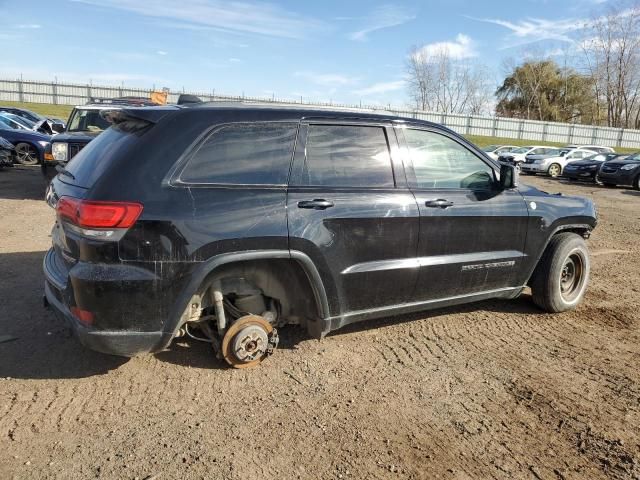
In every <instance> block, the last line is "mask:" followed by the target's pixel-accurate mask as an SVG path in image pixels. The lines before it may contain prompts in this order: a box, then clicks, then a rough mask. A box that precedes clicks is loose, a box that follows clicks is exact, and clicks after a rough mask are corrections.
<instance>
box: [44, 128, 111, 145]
mask: <svg viewBox="0 0 640 480" xmlns="http://www.w3.org/2000/svg"><path fill="white" fill-rule="evenodd" d="M101 133H102V132H88V131H83V132H62V133H59V134H57V135H54V137H53V141H55V142H83V141H84V142H87V143H88V142H90V141H91V140H93V139H94V138H96V137H97V136H98V135H100V134H101Z"/></svg>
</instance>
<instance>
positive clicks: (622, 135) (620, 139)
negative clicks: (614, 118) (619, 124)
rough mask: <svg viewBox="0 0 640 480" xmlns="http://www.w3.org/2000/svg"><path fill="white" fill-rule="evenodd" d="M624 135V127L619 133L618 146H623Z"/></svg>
mask: <svg viewBox="0 0 640 480" xmlns="http://www.w3.org/2000/svg"><path fill="white" fill-rule="evenodd" d="M622 137H624V128H621V129H620V133H619V134H618V143H616V147H621V146H622Z"/></svg>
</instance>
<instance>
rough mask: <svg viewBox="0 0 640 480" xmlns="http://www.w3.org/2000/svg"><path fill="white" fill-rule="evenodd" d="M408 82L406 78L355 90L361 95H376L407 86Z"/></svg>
mask: <svg viewBox="0 0 640 480" xmlns="http://www.w3.org/2000/svg"><path fill="white" fill-rule="evenodd" d="M405 85H406V83H405V81H404V80H394V81H391V82H380V83H374V84H373V85H371V86H369V87H366V88H362V89H359V90H354V93H355V94H356V95H361V96H363V97H366V96H369V95H376V94H379V93H388V92H393V91H396V90H402V89H403V88H404V87H405Z"/></svg>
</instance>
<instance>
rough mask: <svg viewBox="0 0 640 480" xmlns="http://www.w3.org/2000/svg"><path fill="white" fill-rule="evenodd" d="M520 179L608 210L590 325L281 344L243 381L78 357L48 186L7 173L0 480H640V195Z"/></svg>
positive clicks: (238, 374) (470, 320) (454, 314)
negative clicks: (47, 266) (55, 284)
mask: <svg viewBox="0 0 640 480" xmlns="http://www.w3.org/2000/svg"><path fill="white" fill-rule="evenodd" d="M523 181H524V182H527V183H532V184H535V185H536V186H539V187H542V188H543V189H545V190H547V191H550V192H557V191H561V192H564V193H567V194H580V195H586V196H590V197H592V198H594V199H595V201H596V204H597V206H598V209H599V212H600V223H599V226H598V228H597V229H596V231H595V233H594V235H593V236H592V238H591V240H589V246H590V249H591V251H592V255H593V266H592V280H591V285H590V288H589V290H588V293H587V296H586V300H585V302H584V303H583V305H581V306H580V307H579V308H578V310H577V311H575V312H571V313H566V314H561V315H548V314H544V313H542V312H541V311H539V310H537V309H536V308H535V307H534V306H533V305H532V303H531V301H530V298H529V296H528V295H527V294H524V295H523V296H522V297H521V298H519V299H518V300H515V301H489V302H483V303H479V304H475V305H470V306H465V307H460V308H455V309H448V310H440V311H436V312H430V313H423V314H420V315H413V316H405V317H401V318H396V319H389V320H385V321H378V322H371V323H369V324H360V325H356V326H351V327H349V328H347V329H346V330H344V331H340V332H337V333H336V334H332V335H331V336H329V337H327V338H326V339H324V340H323V341H321V342H318V341H315V340H309V339H307V338H305V336H304V335H303V333H302V332H301V331H300V330H299V329H297V328H290V329H284V330H282V331H281V339H282V344H281V345H282V348H281V349H279V350H278V351H277V353H276V355H274V356H273V357H271V358H269V359H268V360H266V361H265V362H264V363H263V364H262V365H261V366H260V367H259V368H257V369H253V370H248V371H240V370H231V369H228V368H226V367H225V365H223V364H222V363H221V362H220V361H217V360H216V359H215V358H214V356H213V355H212V354H211V352H210V351H209V349H208V347H207V345H206V344H202V343H198V342H191V343H189V342H180V343H177V344H174V345H173V346H172V348H171V349H170V350H168V351H165V352H162V353H159V354H157V355H152V356H151V355H150V356H143V357H139V358H134V359H130V360H127V359H122V358H117V357H110V356H106V355H101V354H98V353H93V352H91V351H89V350H86V349H84V348H83V347H81V346H80V345H79V344H78V343H77V341H76V340H75V339H74V338H73V337H71V336H70V335H69V332H68V331H67V330H66V329H65V327H64V325H63V324H62V323H61V322H59V321H58V320H56V318H55V317H54V316H53V315H52V314H51V313H49V312H47V311H45V310H44V308H43V306H42V283H43V276H42V272H41V262H42V257H43V255H44V253H45V251H46V250H47V248H48V247H49V243H50V238H49V232H50V227H51V224H52V222H53V212H52V210H51V209H50V208H49V207H48V206H47V205H46V204H45V203H44V202H43V201H42V194H43V185H42V181H41V178H40V176H39V171H38V169H37V168H26V167H23V168H15V169H12V170H5V171H0V295H1V296H0V337H1V336H2V335H9V336H13V337H17V338H16V339H15V340H13V341H7V342H3V343H0V479H9V478H20V479H35V478H64V479H76V478H77V479H86V478H117V479H134V478H138V479H150V478H156V479H170V478H210V479H226V478H228V479H259V478H260V479H263V478H282V479H289V478H305V479H306V478H309V479H333V478H344V479H348V478H354V479H355V478H366V479H377V478H398V479H404V478H410V479H422V478H424V479H431V478H443V479H468V478H474V479H475V478H482V479H485V478H509V479H511V478H531V479H538V480H539V479H560V480H561V479H575V478H581V479H582V478H584V479H599V478H615V479H638V478H640V369H639V368H638V367H639V365H640V318H639V317H638V309H640V281H639V280H640V273H639V270H638V266H640V192H634V191H631V190H627V189H622V188H618V189H605V188H601V187H598V186H595V185H574V184H567V183H564V182H561V181H557V180H551V179H543V178H534V179H531V178H530V177H524V178H523Z"/></svg>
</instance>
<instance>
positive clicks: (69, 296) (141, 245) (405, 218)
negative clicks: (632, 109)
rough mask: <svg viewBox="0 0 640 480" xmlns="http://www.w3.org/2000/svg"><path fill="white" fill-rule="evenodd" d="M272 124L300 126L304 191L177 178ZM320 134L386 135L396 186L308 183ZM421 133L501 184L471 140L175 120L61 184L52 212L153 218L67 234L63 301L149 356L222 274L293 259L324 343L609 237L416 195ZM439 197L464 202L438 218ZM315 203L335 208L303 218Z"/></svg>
mask: <svg viewBox="0 0 640 480" xmlns="http://www.w3.org/2000/svg"><path fill="white" fill-rule="evenodd" d="M136 110H137V111H139V112H140V111H142V110H144V107H142V108H139V109H136ZM165 110H166V109H165ZM150 117H153V115H150ZM256 121H269V122H283V121H284V122H295V123H297V124H298V123H299V124H300V128H299V133H298V138H297V141H296V144H295V148H294V149H293V152H292V159H291V165H290V169H291V170H290V181H289V182H288V185H271V186H247V185H239V186H221V185H197V186H195V185H194V186H189V185H183V184H180V183H179V182H175V181H174V179H175V178H176V172H178V171H179V169H180V168H181V166H182V165H184V162H186V161H187V160H188V152H190V150H191V148H192V147H193V146H195V145H196V144H198V142H200V141H202V139H203V138H204V136H205V135H206V134H207V132H209V131H210V130H211V129H212V128H214V127H216V126H219V125H221V124H225V123H233V122H256ZM309 122H324V123H330V124H350V125H351V124H358V125H361V124H362V125H378V126H382V127H383V128H385V129H386V132H387V136H388V139H389V147H390V152H391V153H390V154H391V162H392V168H393V173H394V178H395V188H385V189H367V188H328V187H327V188H319V187H305V186H302V185H300V184H299V183H298V182H297V177H296V175H297V174H298V172H299V168H300V162H301V161H302V158H303V156H304V148H305V145H304V143H305V137H304V132H305V127H306V125H307V124H308V123H309ZM407 125H410V126H412V127H414V128H428V129H432V130H435V131H437V132H440V133H443V134H445V135H447V136H450V137H452V138H454V139H455V140H456V141H457V142H459V143H461V144H462V145H464V146H465V147H466V148H468V149H469V150H471V151H472V152H473V153H475V154H476V155H477V156H478V157H479V158H480V159H482V161H484V162H486V163H487V165H489V166H491V168H493V169H494V170H495V172H496V175H498V174H499V166H498V164H497V163H495V162H493V161H492V160H490V159H489V158H488V157H486V156H485V155H484V154H483V153H482V152H481V151H480V150H478V149H477V148H476V147H475V146H473V145H471V144H469V143H468V142H467V141H466V140H465V139H463V138H462V137H460V136H458V135H457V134H455V133H453V132H451V131H450V130H448V129H446V128H444V127H440V126H438V125H434V124H431V123H428V122H422V121H417V120H414V119H401V118H397V117H393V116H385V115H376V114H369V113H366V112H342V111H323V110H305V109H301V108H300V109H298V108H287V107H277V108H276V107H259V106H253V107H251V106H238V107H233V106H210V105H206V104H205V105H202V106H198V107H189V108H174V109H172V110H170V111H169V110H166V111H165V112H163V114H162V115H157V123H156V124H155V125H154V126H153V127H152V128H150V129H149V131H148V132H147V133H145V134H144V135H143V136H142V137H141V139H140V141H139V142H138V144H136V145H135V146H134V147H132V148H131V149H129V150H128V151H127V152H126V155H125V154H123V155H122V157H121V158H115V159H113V161H112V164H111V165H110V166H109V168H107V169H106V170H105V172H104V174H103V175H102V176H100V177H99V178H98V180H97V181H96V182H95V184H93V185H92V186H91V187H90V188H89V189H85V188H80V187H78V186H75V185H73V181H72V180H71V179H69V178H67V177H64V176H62V175H58V176H57V177H55V178H54V179H53V181H52V184H51V187H50V188H51V190H50V193H49V197H50V199H51V203H55V201H56V199H58V198H59V197H61V196H63V195H67V196H73V197H76V198H84V199H89V200H94V201H125V202H126V201H132V202H140V203H142V204H143V205H144V210H143V212H142V215H141V216H140V218H139V219H138V221H137V222H136V224H135V225H134V226H133V227H132V228H130V229H129V230H128V231H127V232H126V234H124V236H123V237H122V238H119V239H118V240H117V241H99V240H93V241H91V240H87V239H86V238H83V237H82V236H80V235H78V234H76V233H74V232H73V231H72V229H70V228H68V226H65V225H64V223H61V222H58V223H57V224H56V226H55V227H54V234H53V247H52V250H50V252H49V253H48V254H47V260H46V261H45V262H44V270H45V275H46V278H47V289H46V292H47V298H49V299H50V303H51V304H52V305H53V306H54V307H55V308H56V309H57V310H58V311H60V312H61V313H62V314H63V316H65V317H67V318H69V316H70V314H69V308H70V307H72V306H78V307H81V308H83V309H86V310H90V311H92V312H94V314H95V318H96V320H95V322H94V324H93V325H92V326H91V327H90V328H89V329H86V328H84V327H83V332H84V335H85V336H86V335H88V334H90V333H91V332H93V333H96V332H99V335H98V337H97V338H100V339H101V340H100V342H101V343H100V346H99V347H97V348H98V349H100V350H102V351H109V348H110V347H109V346H108V345H109V342H108V341H107V342H106V343H105V340H104V339H105V338H111V337H112V336H114V338H117V339H118V340H117V342H116V343H117V348H116V347H114V348H113V349H112V353H117V354H124V355H127V354H135V353H139V352H141V351H153V350H158V349H160V348H163V347H164V346H166V345H167V343H168V342H169V341H170V340H171V338H172V337H173V335H174V334H175V333H176V331H177V328H178V327H179V321H180V315H181V314H182V312H183V311H184V309H185V308H186V306H187V305H188V302H189V300H190V298H191V295H192V294H193V293H195V291H196V290H197V288H198V286H199V283H198V282H201V281H202V280H203V279H204V278H205V277H206V275H207V274H209V273H210V272H211V270H212V269H213V268H216V267H217V266H219V265H221V264H223V263H225V262H228V261H239V260H248V261H250V260H251V259H253V258H270V257H273V258H290V259H291V261H292V262H295V263H296V265H298V266H299V267H300V268H302V269H303V270H304V272H305V274H306V275H307V278H309V279H310V281H311V282H312V284H313V289H314V292H315V295H316V297H317V298H316V302H317V303H318V312H319V313H318V316H319V318H318V319H316V322H310V324H309V325H311V324H313V325H314V327H313V328H312V327H310V326H309V330H310V331H311V332H312V333H313V334H314V335H323V334H326V333H327V332H328V331H330V330H332V329H335V328H339V327H340V326H342V325H345V324H347V323H351V322H352V321H357V320H363V319H367V318H375V317H380V316H384V315H388V314H390V313H396V312H403V311H413V310H421V309H427V308H432V307H434V306H438V307H440V306H445V305H452V304H458V303H464V302H466V301H472V300H477V299H481V298H491V297H509V296H513V295H514V294H517V292H519V291H520V289H521V288H522V287H523V286H524V285H525V284H526V283H527V281H528V279H529V277H530V275H531V273H532V272H533V269H534V268H535V265H536V263H537V261H538V259H539V258H540V256H541V255H542V252H543V251H544V248H545V246H546V245H547V242H548V241H549V239H550V237H551V235H552V234H553V233H555V232H556V231H558V230H559V229H566V228H569V229H573V230H575V231H579V232H586V231H589V230H590V229H592V228H594V227H595V224H596V214H595V209H594V207H593V204H592V203H591V202H590V201H588V200H585V199H581V198H574V197H564V196H557V195H549V194H547V193H544V192H541V191H539V190H536V189H533V188H530V187H526V186H521V187H519V188H518V189H513V190H500V189H499V188H497V187H496V189H494V190H491V191H477V192H474V191H470V190H448V191H433V190H432V191H426V190H419V189H416V188H413V187H412V178H411V172H412V171H411V164H410V160H409V159H408V157H407V156H406V155H405V154H404V148H405V147H404V144H403V140H402V138H403V137H402V135H397V136H396V134H395V133H394V130H396V129H398V128H403V127H404V126H407ZM435 197H437V198H447V199H449V200H451V201H452V202H453V204H454V205H453V206H452V207H450V208H446V209H433V208H427V207H425V201H427V200H429V199H432V198H435ZM314 199H325V200H328V201H330V202H331V203H332V204H333V206H332V207H331V208H327V209H323V210H320V209H318V210H316V209H304V208H299V207H298V203H299V202H301V201H306V200H314ZM532 202H533V203H535V208H532ZM292 289H295V286H292ZM72 323H73V322H72ZM85 330H89V333H87V332H86V331H85ZM128 333H129V334H131V337H132V339H133V340H132V347H131V350H130V351H129V352H127V348H126V347H123V345H124V344H123V343H122V342H123V335H124V336H126V335H127V334H128ZM143 334H144V335H143ZM91 338H94V337H91ZM144 339H148V340H144ZM145 341H147V343H146V344H144V342H145ZM141 342H142V344H141ZM85 343H90V342H85ZM125 343H126V342H125ZM105 345H106V346H105Z"/></svg>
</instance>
